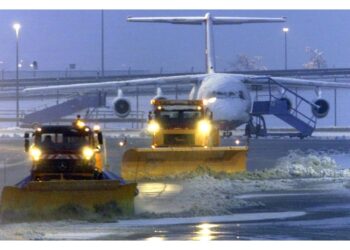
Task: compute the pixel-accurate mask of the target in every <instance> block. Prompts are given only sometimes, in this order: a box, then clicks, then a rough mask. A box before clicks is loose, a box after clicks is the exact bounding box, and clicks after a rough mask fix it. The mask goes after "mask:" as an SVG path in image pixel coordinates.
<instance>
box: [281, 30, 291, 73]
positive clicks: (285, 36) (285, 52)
mask: <svg viewBox="0 0 350 250" xmlns="http://www.w3.org/2000/svg"><path fill="white" fill-rule="evenodd" d="M282 31H283V33H284V69H287V68H288V67H287V59H288V57H287V33H288V32H289V28H287V27H284V28H283V29H282Z"/></svg>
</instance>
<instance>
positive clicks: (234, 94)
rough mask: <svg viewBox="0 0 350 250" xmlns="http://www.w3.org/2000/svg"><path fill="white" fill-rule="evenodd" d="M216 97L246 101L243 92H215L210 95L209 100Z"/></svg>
mask: <svg viewBox="0 0 350 250" xmlns="http://www.w3.org/2000/svg"><path fill="white" fill-rule="evenodd" d="M211 97H216V98H219V99H220V98H221V99H224V98H240V99H242V100H245V96H244V93H243V91H242V90H240V91H238V92H235V91H227V92H225V91H213V92H211V93H210V95H209V98H211Z"/></svg>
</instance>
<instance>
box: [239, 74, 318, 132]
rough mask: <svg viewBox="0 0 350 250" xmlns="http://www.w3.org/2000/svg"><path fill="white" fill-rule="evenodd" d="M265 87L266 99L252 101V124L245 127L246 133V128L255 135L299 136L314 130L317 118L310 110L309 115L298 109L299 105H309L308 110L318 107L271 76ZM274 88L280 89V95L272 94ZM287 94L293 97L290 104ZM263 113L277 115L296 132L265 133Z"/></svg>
mask: <svg viewBox="0 0 350 250" xmlns="http://www.w3.org/2000/svg"><path fill="white" fill-rule="evenodd" d="M267 88H268V89H267V91H268V95H267V100H261V101H254V104H253V109H252V113H251V115H252V123H253V124H251V123H250V126H252V127H250V128H246V133H247V130H248V132H249V133H250V134H255V135H256V136H267V135H278V136H281V135H287V136H290V137H292V136H297V137H300V138H304V137H307V136H311V135H312V133H313V131H314V130H315V127H316V122H317V118H316V117H315V116H314V115H313V113H312V112H310V113H311V115H306V114H304V113H303V112H301V111H300V107H301V106H303V107H305V106H309V110H311V109H312V108H318V106H317V105H315V104H314V103H312V102H310V101H308V100H306V99H305V98H303V97H302V96H300V95H299V94H298V93H296V92H295V91H293V90H291V89H290V88H287V87H286V86H284V85H283V84H281V83H279V82H277V81H275V80H274V79H272V78H268V86H267ZM274 89H280V90H281V91H282V93H283V94H282V96H281V95H279V96H278V95H276V94H274V93H273V90H274ZM287 95H288V97H292V98H294V99H295V102H294V105H292V104H291V101H290V100H289V99H288V98H286V96H287ZM304 109H305V108H304ZM264 115H274V116H276V117H278V118H279V119H281V120H282V121H284V122H285V123H287V124H289V125H290V126H291V127H293V128H294V129H296V130H297V132H295V133H267V129H266V125H265V120H264V117H263V116H264ZM254 123H255V124H254Z"/></svg>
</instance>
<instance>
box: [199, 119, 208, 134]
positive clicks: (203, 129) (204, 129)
mask: <svg viewBox="0 0 350 250" xmlns="http://www.w3.org/2000/svg"><path fill="white" fill-rule="evenodd" d="M198 130H199V132H200V133H201V134H209V133H210V131H211V123H210V121H208V120H201V121H199V122H198Z"/></svg>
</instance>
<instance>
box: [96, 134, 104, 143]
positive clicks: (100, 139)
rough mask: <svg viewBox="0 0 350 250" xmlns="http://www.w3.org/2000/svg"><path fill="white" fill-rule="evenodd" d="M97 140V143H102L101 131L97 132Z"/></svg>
mask: <svg viewBox="0 0 350 250" xmlns="http://www.w3.org/2000/svg"><path fill="white" fill-rule="evenodd" d="M97 141H98V144H100V145H103V136H102V132H97Z"/></svg>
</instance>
